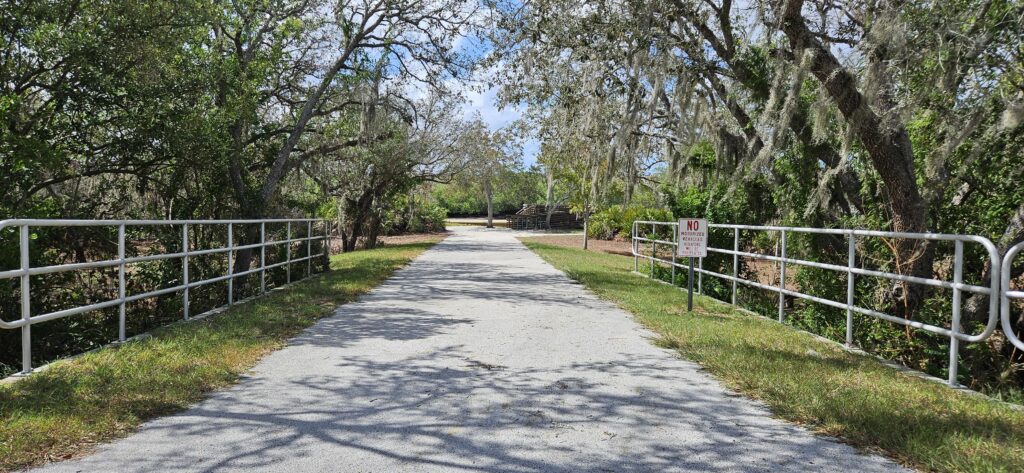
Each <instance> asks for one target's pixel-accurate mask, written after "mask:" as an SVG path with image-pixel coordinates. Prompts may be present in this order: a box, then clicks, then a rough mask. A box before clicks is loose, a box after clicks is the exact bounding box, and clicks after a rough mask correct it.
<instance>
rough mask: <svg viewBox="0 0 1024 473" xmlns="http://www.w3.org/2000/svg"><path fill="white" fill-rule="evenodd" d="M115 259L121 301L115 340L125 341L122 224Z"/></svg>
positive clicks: (118, 309)
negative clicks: (118, 261) (116, 260)
mask: <svg viewBox="0 0 1024 473" xmlns="http://www.w3.org/2000/svg"><path fill="white" fill-rule="evenodd" d="M117 259H118V260H120V264H118V265H117V298H118V299H120V300H121V303H120V304H118V305H117V340H118V341H121V342H123V341H125V339H126V338H127V333H126V332H127V330H126V329H125V325H127V324H126V320H125V319H126V318H127V317H126V316H125V307H124V294H125V287H124V224H123V223H122V224H121V225H118V227H117Z"/></svg>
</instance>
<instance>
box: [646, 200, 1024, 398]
mask: <svg viewBox="0 0 1024 473" xmlns="http://www.w3.org/2000/svg"><path fill="white" fill-rule="evenodd" d="M677 225H678V223H677V222H656V221H643V220H638V221H636V222H634V223H633V234H632V254H633V259H634V262H633V264H634V269H635V270H638V269H639V268H638V262H639V260H640V259H645V260H650V262H651V276H652V277H653V276H654V267H655V264H657V263H661V264H666V265H670V266H671V267H672V279H673V282H674V280H675V268H676V267H681V266H682V264H681V263H678V262H677V261H676V258H675V248H676V246H677V243H676V239H677V238H678V232H677V231H676V227H677ZM708 228H709V231H710V230H715V229H718V230H732V231H733V232H732V233H733V245H732V246H733V247H732V248H731V249H729V248H715V247H712V246H710V245H709V246H708V252H709V253H717V254H722V255H727V256H732V259H733V261H732V274H723V273H720V272H715V271H710V270H707V269H704V260H703V258H698V265H697V268H696V269H695V271H696V273H697V276H698V282H697V288H698V290H697V292H698V293H702V292H703V276H704V275H707V276H711V277H716V278H721V279H724V280H726V281H730V282H732V290H731V301H732V304H736V294H737V284H743V285H746V286H751V287H755V288H759V289H764V290H767V291H772V292H775V293H777V294H778V295H779V300H778V320H779V322H783V321H784V320H785V298H786V296H789V297H796V298H801V299H806V300H809V301H812V302H816V303H819V304H823V305H826V306H829V307H834V308H837V309H844V310H846V344H847V345H848V346H852V345H853V324H854V322H853V314H855V313H856V314H862V315H866V316H869V317H874V318H876V319H880V320H885V321H888V322H892V323H896V324H900V325H905V326H908V327H912V328H915V329H919V330H924V331H927V332H931V333H935V334H938V335H942V336H945V337H949V338H950V349H949V360H950V361H949V379H948V382H949V384H950V385H956V384H957V377H958V373H957V364H958V358H959V344H960V342H980V341H982V340H985V339H987V338H988V337H989V336H991V335H992V333H993V332H994V331H995V329H996V326H997V324H998V323H999V320H1000V318H1001V317H1000V311H999V306H1000V302H999V301H1000V294H1001V288H1002V287H1003V283H1002V281H1001V280H1000V267H1001V265H1002V264H1003V260H1002V259H1001V258H1000V255H999V250H998V249H997V248H996V247H995V245H994V244H992V242H991V241H989V240H988V239H987V238H984V237H980V236H974V235H952V234H944V233H906V232H885V231H874V230H856V229H825V228H806V227H781V226H759V225H731V224H709V225H708ZM741 230H747V231H758V232H772V233H777V234H778V235H779V239H778V247H777V248H778V249H777V254H765V253H755V252H750V251H741V250H740V231H741ZM796 233H803V234H817V235H835V236H842V237H845V238H846V241H847V264H846V265H839V264H830V263H821V262H817V261H808V260H804V259H799V258H790V257H787V255H786V252H787V244H786V242H787V235H792V234H796ZM666 235H668V237H669V238H670V239H666ZM871 237H875V238H896V239H906V240H926V241H950V242H953V244H954V257H953V268H952V270H953V277H952V280H943V279H935V278H922V277H917V276H911V275H905V274H899V273H893V272H888V271H877V270H871V269H866V268H861V267H858V265H857V262H856V256H857V239H858V238H871ZM645 243H649V244H650V245H651V254H650V255H647V254H645V253H644V252H643V251H641V248H640V246H641V245H642V244H645ZM966 243H973V244H978V245H980V246H981V247H982V248H983V249H984V250H985V253H986V254H987V259H988V265H989V266H990V270H989V281H988V285H984V286H981V285H974V284H967V283H964V275H963V268H964V262H963V260H964V244H966ZM658 245H665V246H667V247H669V248H671V249H672V257H671V259H664V258H659V257H658V252H657V247H658ZM1018 251H1020V248H1018ZM1007 256H1010V255H1009V254H1008V255H1007ZM740 257H744V258H752V259H758V260H763V261H771V262H775V263H778V266H777V268H778V270H777V272H776V276H778V278H779V284H778V285H768V284H764V283H761V282H758V281H751V280H749V279H744V278H743V277H742V276H741V275H740V272H739V258H740ZM786 265H797V266H805V267H813V268H818V269H824V270H828V271H834V272H838V273H844V274H845V275H846V282H847V291H846V300H845V301H836V300H832V299H828V298H825V297H819V296H815V295H811V294H805V293H802V292H799V291H797V290H793V289H790V288H787V287H786V281H787V279H786ZM1004 272H1005V270H1004ZM1006 274H1007V275H1006V276H1004V278H1008V272H1007V273H1006ZM857 276H867V277H876V278H883V279H888V280H892V281H900V282H905V283H911V284H921V285H927V286H932V287H941V288H946V289H951V290H952V291H953V293H952V300H951V304H952V320H951V324H950V326H949V327H940V326H937V325H932V324H928V323H924V322H920V321H916V320H912V319H909V318H904V317H899V316H895V315H891V314H886V313H884V312H881V311H878V310H874V309H870V308H867V307H861V306H859V305H857V303H856V293H855V287H854V282H855V278H856V277H857ZM964 292H968V293H974V294H983V295H987V296H989V297H988V299H989V306H988V317H987V319H986V322H985V327H984V329H983V330H981V332H979V333H973V334H968V333H963V332H962V327H961V300H962V293H964ZM1020 296H1021V297H1024V293H1021V294H1020ZM1006 297H1007V295H1006V294H1004V295H1003V298H1004V299H1005V298H1006ZM1014 297H1016V296H1014ZM1002 305H1003V306H1004V307H1005V305H1006V304H1005V303H1004V304H1002ZM1008 317H1009V316H1008V315H1006V309H1005V308H1004V311H1003V315H1002V319H1003V324H1004V326H1005V325H1007V324H1008V321H1007V320H1008ZM1008 336H1009V335H1008Z"/></svg>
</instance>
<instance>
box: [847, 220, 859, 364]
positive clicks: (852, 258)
mask: <svg viewBox="0 0 1024 473" xmlns="http://www.w3.org/2000/svg"><path fill="white" fill-rule="evenodd" d="M846 246H847V250H846V346H848V347H852V346H853V297H854V287H853V286H854V275H853V266H854V264H856V257H857V240H856V239H855V238H854V236H853V232H850V233H848V234H846Z"/></svg>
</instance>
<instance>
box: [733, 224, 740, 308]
mask: <svg viewBox="0 0 1024 473" xmlns="http://www.w3.org/2000/svg"><path fill="white" fill-rule="evenodd" d="M739 251H740V229H739V228H734V229H733V233H732V252H733V253H732V277H733V278H734V279H733V280H732V305H736V279H739V277H740V255H738V254H737V253H739Z"/></svg>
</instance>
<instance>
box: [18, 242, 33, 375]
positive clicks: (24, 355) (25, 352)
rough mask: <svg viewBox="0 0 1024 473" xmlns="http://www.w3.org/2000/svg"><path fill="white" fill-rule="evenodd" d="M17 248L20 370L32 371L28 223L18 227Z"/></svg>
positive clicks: (26, 372)
mask: <svg viewBox="0 0 1024 473" xmlns="http://www.w3.org/2000/svg"><path fill="white" fill-rule="evenodd" d="M19 231H20V235H19V238H18V239H19V243H18V244H19V245H20V247H19V249H20V250H21V251H20V252H21V271H22V275H21V320H22V321H23V322H22V323H24V324H25V325H22V326H21V372H22V373H23V374H29V373H31V372H32V322H31V320H32V299H31V298H30V297H29V295H30V294H31V291H32V287H31V285H30V284H29V275H28V270H29V268H30V267H31V263H30V261H29V258H28V242H29V238H28V225H22V226H21V228H20V229H19Z"/></svg>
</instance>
